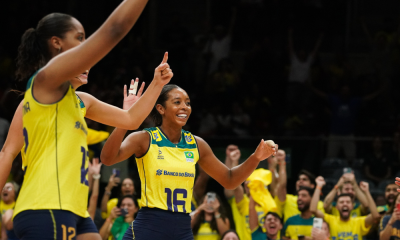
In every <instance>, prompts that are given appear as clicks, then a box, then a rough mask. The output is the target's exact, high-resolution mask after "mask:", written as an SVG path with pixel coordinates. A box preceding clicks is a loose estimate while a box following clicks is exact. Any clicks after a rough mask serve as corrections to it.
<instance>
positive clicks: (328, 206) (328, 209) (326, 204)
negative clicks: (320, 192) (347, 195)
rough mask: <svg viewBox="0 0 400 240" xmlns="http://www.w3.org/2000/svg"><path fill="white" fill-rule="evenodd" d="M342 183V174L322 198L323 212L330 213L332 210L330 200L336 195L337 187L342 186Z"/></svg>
mask: <svg viewBox="0 0 400 240" xmlns="http://www.w3.org/2000/svg"><path fill="white" fill-rule="evenodd" d="M343 183H344V176H341V177H340V178H339V181H338V182H337V183H336V185H335V187H334V188H333V189H332V190H331V191H330V192H329V193H328V195H326V197H325V199H324V209H325V212H327V213H330V212H331V210H332V202H333V200H335V197H336V196H337V193H338V191H339V188H341V187H342V186H343Z"/></svg>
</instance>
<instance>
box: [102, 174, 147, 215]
mask: <svg viewBox="0 0 400 240" xmlns="http://www.w3.org/2000/svg"><path fill="white" fill-rule="evenodd" d="M119 182H120V178H119V177H116V176H115V174H113V175H111V176H110V179H109V181H108V185H107V187H106V189H105V192H104V195H103V199H102V200H101V216H102V217H103V219H104V218H107V217H108V216H109V215H110V213H111V210H112V209H113V208H114V207H115V206H117V203H118V198H113V199H110V196H111V190H112V189H113V188H114V187H115V186H117V185H118V183H119ZM133 194H135V186H134V182H133V179H132V178H125V179H124V181H122V185H121V193H120V196H121V197H123V196H125V195H133ZM109 199H110V200H109ZM138 206H139V205H138ZM139 207H140V206H139Z"/></svg>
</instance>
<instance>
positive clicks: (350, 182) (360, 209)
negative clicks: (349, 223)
mask: <svg viewBox="0 0 400 240" xmlns="http://www.w3.org/2000/svg"><path fill="white" fill-rule="evenodd" d="M342 193H347V194H349V195H351V196H352V201H353V204H354V206H353V210H352V211H351V213H350V215H351V216H352V217H361V216H364V215H366V212H367V210H368V208H367V206H368V201H367V197H366V196H365V194H364V193H363V192H362V191H361V189H360V188H359V187H358V185H357V181H356V178H355V175H354V173H345V174H343V175H342V177H340V179H339V181H338V183H337V184H336V185H335V187H334V188H333V189H332V190H331V191H330V192H329V193H328V195H326V197H325V200H324V209H325V212H326V213H330V214H332V215H334V216H339V211H338V210H337V208H336V207H335V206H336V202H334V201H333V200H334V199H335V197H336V196H337V195H339V194H342ZM356 200H358V201H359V202H356Z"/></svg>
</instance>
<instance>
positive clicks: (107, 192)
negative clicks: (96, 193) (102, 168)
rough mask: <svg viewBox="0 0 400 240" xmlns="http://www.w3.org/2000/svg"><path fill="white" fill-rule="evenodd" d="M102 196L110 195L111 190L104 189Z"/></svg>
mask: <svg viewBox="0 0 400 240" xmlns="http://www.w3.org/2000/svg"><path fill="white" fill-rule="evenodd" d="M104 194H107V195H111V190H109V189H108V188H107V187H106V188H105V192H104Z"/></svg>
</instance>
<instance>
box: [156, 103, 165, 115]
mask: <svg viewBox="0 0 400 240" xmlns="http://www.w3.org/2000/svg"><path fill="white" fill-rule="evenodd" d="M156 109H157V111H158V112H159V113H160V114H161V116H163V115H164V114H165V108H164V107H163V106H162V105H161V104H157V105H156Z"/></svg>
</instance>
